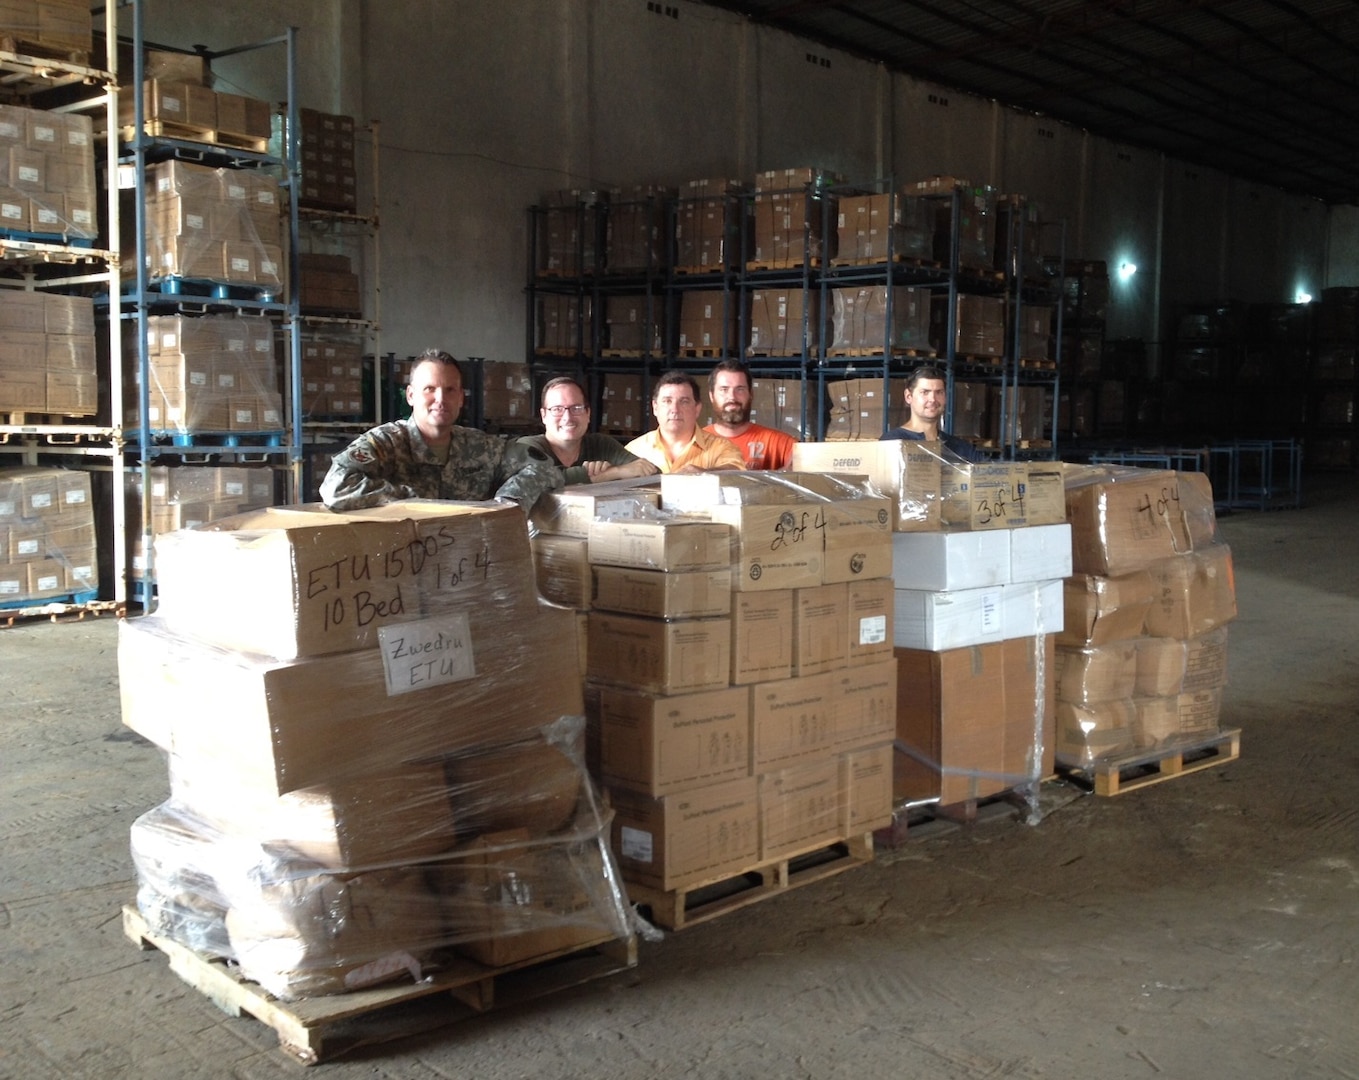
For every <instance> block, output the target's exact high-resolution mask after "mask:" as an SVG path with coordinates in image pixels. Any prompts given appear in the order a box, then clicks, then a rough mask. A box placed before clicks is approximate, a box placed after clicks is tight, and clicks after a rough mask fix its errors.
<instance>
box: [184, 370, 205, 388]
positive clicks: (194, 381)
mask: <svg viewBox="0 0 1359 1080" xmlns="http://www.w3.org/2000/svg"><path fill="white" fill-rule="evenodd" d="M189 385H190V386H207V385H208V373H207V372H206V371H191V372H189Z"/></svg>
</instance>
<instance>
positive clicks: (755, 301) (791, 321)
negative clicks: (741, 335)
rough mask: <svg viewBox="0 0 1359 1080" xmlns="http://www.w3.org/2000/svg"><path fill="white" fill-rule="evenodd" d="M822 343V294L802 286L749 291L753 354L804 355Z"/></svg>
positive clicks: (749, 344) (751, 348) (813, 350)
mask: <svg viewBox="0 0 1359 1080" xmlns="http://www.w3.org/2000/svg"><path fill="white" fill-rule="evenodd" d="M820 344H821V297H820V295H819V294H818V293H815V292H811V291H808V290H806V289H802V288H796V289H755V290H754V291H752V292H751V294H750V341H749V343H748V351H749V353H750V355H752V356H799V357H800V356H802V355H803V354H804V352H806V353H815V352H816V351H817V349H818V348H819V347H820Z"/></svg>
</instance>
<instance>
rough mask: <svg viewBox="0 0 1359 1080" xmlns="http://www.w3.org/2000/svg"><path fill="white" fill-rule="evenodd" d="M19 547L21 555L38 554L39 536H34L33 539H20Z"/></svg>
mask: <svg viewBox="0 0 1359 1080" xmlns="http://www.w3.org/2000/svg"><path fill="white" fill-rule="evenodd" d="M18 547H19V554H20V555H36V554H37V553H38V541H37V538H36V537H34V538H33V539H31V540H20V541H19V544H18Z"/></svg>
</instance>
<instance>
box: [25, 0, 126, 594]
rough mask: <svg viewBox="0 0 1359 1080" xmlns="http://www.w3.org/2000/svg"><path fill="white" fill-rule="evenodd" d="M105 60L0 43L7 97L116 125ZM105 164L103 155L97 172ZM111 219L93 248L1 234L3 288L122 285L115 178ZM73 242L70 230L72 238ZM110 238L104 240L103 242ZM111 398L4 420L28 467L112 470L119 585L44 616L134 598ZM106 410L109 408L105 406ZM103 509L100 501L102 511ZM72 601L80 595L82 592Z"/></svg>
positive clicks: (111, 14)
mask: <svg viewBox="0 0 1359 1080" xmlns="http://www.w3.org/2000/svg"><path fill="white" fill-rule="evenodd" d="M98 15H99V19H98V21H97V22H96V23H95V28H96V30H97V31H98V32H102V34H103V36H104V40H105V41H112V40H114V39H115V37H116V33H117V11H116V7H115V5H114V4H107V5H105V7H104V8H102V9H101V10H100V11H99V12H98ZM107 51H108V57H107V60H106V66H105V67H104V68H96V67H92V66H91V65H90V63H89V62H88V61H89V60H90V59H91V58H90V57H84V58H83V59H84V61H85V62H80V61H81V59H82V58H80V57H79V56H78V55H76V54H68V55H67V56H66V57H65V58H52V57H50V56H34V55H31V54H29V53H26V52H21V51H13V52H12V51H8V50H0V73H3V79H2V81H3V85H4V90H5V92H6V94H7V95H8V96H12V97H13V98H15V99H17V100H22V101H25V102H27V104H28V106H29V107H33V108H41V109H49V110H50V111H52V112H62V113H66V112H88V113H91V114H93V116H94V118H95V126H96V127H98V126H100V124H103V125H104V126H106V127H107V128H108V129H109V130H112V129H113V128H114V126H115V125H116V123H117V118H118V69H117V64H118V59H117V56H116V50H111V49H110V50H107ZM116 163H117V149H116V146H115V145H114V144H113V142H112V141H110V143H109V145H108V146H107V152H106V157H105V160H104V162H103V165H104V168H105V170H106V172H107V174H108V175H109V176H112V175H115V173H116V167H117V164H116ZM97 171H98V162H96V173H97ZM106 188H107V189H106V196H107V198H106V206H105V208H104V219H105V220H104V226H103V229H102V230H101V231H100V233H99V236H98V237H97V238H96V239H95V240H94V241H93V242H91V243H90V244H89V245H88V246H85V245H82V244H77V243H70V242H50V241H49V240H48V239H37V238H33V237H25V236H22V235H7V236H3V237H0V276H3V278H4V281H3V286H4V287H6V288H18V289H24V290H51V291H67V290H76V291H78V292H81V293H82V294H89V293H90V292H91V291H95V292H110V293H111V292H113V291H116V288H117V284H118V280H119V276H120V273H121V269H120V256H119V250H118V230H119V216H118V214H119V206H118V193H117V190H116V188H115V186H114V185H112V184H109V185H107V186H106ZM63 239H65V240H67V241H69V239H70V238H69V237H65V238H63ZM100 241H102V243H101V242H100ZM106 345H107V352H108V355H109V364H110V370H111V371H112V372H113V373H115V374H117V373H119V372H120V371H121V368H122V355H121V342H120V340H119V336H118V334H117V333H116V331H115V330H114V329H113V328H112V327H111V326H110V332H109V334H108V335H107V341H106ZM109 383H110V391H109V404H108V406H104V405H103V404H102V403H101V405H100V407H99V410H98V412H97V413H96V415H95V416H94V418H93V419H92V420H90V421H84V420H73V419H72V418H70V417H63V416H55V415H51V414H46V413H41V412H38V413H35V414H32V415H29V414H15V413H8V414H5V415H4V416H3V417H0V419H3V420H4V421H5V422H4V423H0V462H3V463H4V464H10V463H11V462H13V463H16V464H22V465H72V464H79V465H80V466H82V467H86V468H88V471H90V472H92V473H99V472H107V473H110V474H112V478H113V479H112V488H113V491H114V495H113V497H112V498H111V499H110V504H111V506H110V514H111V517H112V522H113V524H112V545H111V546H112V551H113V566H114V574H113V581H112V587H111V589H110V588H108V587H107V586H108V584H109V583H108V582H105V587H104V588H103V589H102V590H101V591H102V592H111V593H112V599H102V598H101V599H93V600H79V601H78V602H71V603H67V602H54V603H51V604H43V605H40V606H39V607H38V608H35V609H33V610H40V611H41V612H42V613H43V614H51V615H54V616H55V615H64V614H82V615H83V614H84V613H85V612H87V611H93V612H99V611H103V610H118V611H121V610H123V608H124V607H125V604H126V599H127V584H126V580H125V578H124V577H123V574H122V567H123V566H124V565H126V543H125V539H124V530H125V517H124V504H123V499H122V469H123V449H124V444H125V433H124V431H123V426H122V411H123V401H122V386H121V381H120V379H119V378H110V380H109ZM105 408H107V409H108V413H107V414H106V413H105ZM100 509H101V508H100V507H99V505H98V504H96V511H99V510H100ZM73 599H75V598H74V597H73Z"/></svg>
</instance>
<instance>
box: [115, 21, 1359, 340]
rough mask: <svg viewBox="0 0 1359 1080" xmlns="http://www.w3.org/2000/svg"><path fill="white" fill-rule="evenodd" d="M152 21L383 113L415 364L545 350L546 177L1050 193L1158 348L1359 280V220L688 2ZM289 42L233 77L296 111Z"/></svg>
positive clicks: (386, 323)
mask: <svg viewBox="0 0 1359 1080" xmlns="http://www.w3.org/2000/svg"><path fill="white" fill-rule="evenodd" d="M144 11H145V13H146V15H145V23H146V34H147V37H148V38H150V39H153V40H159V41H162V42H165V43H167V44H171V45H177V46H186V45H193V44H195V43H199V42H201V43H203V44H205V45H207V46H209V47H210V48H214V49H220V48H225V47H227V46H229V45H233V44H239V43H243V42H251V41H258V40H261V39H263V38H267V37H269V36H272V35H274V34H279V33H282V31H283V29H284V27H285V26H287V25H290V24H291V25H295V26H297V27H298V28H299V33H298V38H297V40H298V68H299V99H300V104H301V105H304V106H309V107H313V108H318V109H323V110H326V111H336V112H347V113H352V114H354V115H356V116H358V117H359V118H360V119H361V120H366V119H377V120H379V121H380V141H381V155H380V157H381V169H380V178H381V220H382V228H381V280H382V285H383V294H382V316H383V317H382V322H383V331H382V343H381V347H382V349H383V351H394V352H396V353H398V354H399V355H406V354H410V353H414V352H417V351H419V350H420V349H422V348H424V347H426V346H428V345H439V346H442V347H445V348H449V349H451V350H452V351H453V352H454V353H456V354H459V355H474V356H485V357H488V358H492V359H517V358H519V357H521V356H522V355H523V353H524V344H525V311H524V300H523V286H524V280H525V276H526V271H527V249H528V240H527V228H526V224H527V217H526V213H525V208H526V207H527V206H528V205H530V204H531V203H534V202H535V201H537V200H538V199H539V198H540V196H541V195H542V193H543V192H545V191H551V190H556V189H561V188H601V187H608V186H612V185H619V184H631V183H670V184H673V183H677V182H681V181H684V180H688V179H693V178H697V177H702V176H714V175H730V176H733V177H736V178H745V179H748V178H749V177H750V176H751V175H752V174H753V173H754V172H756V171H758V170H762V169H768V168H781V167H786V166H795V165H819V166H822V167H826V168H830V169H833V170H836V171H838V172H841V173H843V174H845V175H846V176H847V177H849V178H850V179H852V180H855V181H867V180H872V179H876V178H878V177H881V176H889V175H890V176H893V177H895V178H896V179H897V180H898V181H900V182H906V181H910V180H915V179H920V178H923V177H926V176H930V175H934V174H941V173H942V174H952V175H956V176H961V177H964V178H966V179H969V180H971V181H973V182H980V183H989V184H993V185H995V186H997V187H998V188H1001V189H1002V190H1004V191H1006V192H1013V193H1021V194H1025V195H1028V196H1029V197H1030V198H1032V199H1033V200H1035V201H1037V202H1038V203H1039V204H1040V206H1042V207H1043V208H1044V210H1045V213H1046V214H1047V216H1048V217H1049V218H1051V219H1055V220H1064V221H1065V250H1066V254H1067V256H1068V257H1069V258H1081V259H1102V260H1105V261H1107V262H1108V263H1109V264H1110V266H1111V269H1113V268H1116V267H1117V266H1118V265H1119V264H1120V263H1122V262H1125V261H1128V262H1134V263H1136V265H1137V267H1138V273H1137V274H1136V275H1135V276H1134V277H1133V278H1132V279H1131V280H1130V281H1128V282H1127V283H1125V284H1122V285H1118V284H1116V285H1115V287H1114V290H1113V303H1112V306H1111V310H1110V320H1109V336H1110V337H1116V338H1117V337H1143V338H1147V339H1149V340H1154V339H1156V338H1157V337H1158V336H1159V335H1160V334H1162V333H1164V332H1165V328H1166V327H1167V326H1168V325H1170V324H1171V321H1172V320H1173V318H1174V312H1175V310H1176V309H1177V308H1178V307H1179V306H1180V305H1183V304H1186V303H1207V302H1217V301H1220V300H1223V299H1227V298H1233V299H1239V300H1245V301H1278V302H1282V301H1288V300H1291V299H1292V298H1293V296H1294V293H1295V292H1296V290H1297V289H1298V288H1303V287H1305V288H1307V289H1308V291H1310V292H1312V293H1313V294H1314V295H1315V294H1316V293H1317V292H1319V290H1320V289H1321V288H1322V287H1324V286H1325V285H1334V284H1350V283H1353V282H1355V281H1359V213H1356V212H1355V210H1354V208H1341V209H1337V210H1334V211H1328V210H1327V209H1326V208H1325V207H1323V206H1321V205H1320V204H1317V203H1314V202H1310V201H1308V200H1299V199H1296V198H1293V197H1290V196H1285V195H1283V194H1282V193H1281V192H1278V191H1274V190H1272V189H1268V188H1261V187H1259V186H1258V185H1249V184H1244V183H1242V182H1239V181H1234V180H1232V179H1231V178H1230V177H1228V176H1226V175H1224V174H1222V173H1219V172H1217V171H1215V170H1212V169H1206V168H1203V167H1200V166H1187V165H1185V164H1184V163H1182V162H1177V161H1174V160H1165V159H1163V158H1162V157H1161V156H1159V155H1156V154H1153V153H1150V152H1148V151H1145V150H1141V149H1137V148H1132V147H1128V146H1123V145H1121V144H1117V143H1114V142H1112V141H1109V140H1105V139H1098V138H1094V137H1092V136H1089V135H1088V134H1087V133H1085V132H1083V131H1080V130H1078V129H1074V128H1070V127H1068V126H1066V125H1063V124H1060V123H1056V122H1054V121H1052V120H1050V119H1049V118H1046V117H1041V116H1034V115H1031V114H1027V113H1022V112H1019V111H1017V110H1013V109H1008V108H1004V107H1002V106H1000V105H998V104H996V103H995V102H991V101H987V100H983V99H979V98H975V97H970V96H968V95H965V94H962V93H959V92H957V91H952V90H948V89H945V88H941V87H938V86H933V85H931V84H929V83H926V82H922V81H920V80H917V79H913V78H910V77H908V76H902V75H892V74H890V73H888V72H887V71H886V70H885V69H884V68H882V67H881V66H880V65H878V64H874V63H871V62H868V61H864V60H860V59H858V58H855V57H852V56H850V55H847V54H844V53H840V52H837V51H836V50H833V49H825V48H823V47H821V46H818V45H814V44H812V43H809V42H806V41H803V40H801V39H798V38H795V37H793V36H791V35H789V34H786V33H783V32H779V31H773V30H767V29H761V28H756V27H754V26H753V25H751V24H748V23H747V22H745V21H744V20H742V19H739V18H737V17H736V16H734V15H731V14H730V13H727V12H724V11H719V10H717V9H715V8H708V7H705V6H702V5H699V4H695V3H689V2H687V0H668V2H666V3H660V4H654V5H651V6H650V7H649V6H648V4H647V3H646V2H645V0H497V2H496V3H494V4H488V3H484V2H482V0H385V2H376V0H343V2H336V0H272V2H265V0H232V2H231V3H229V4H209V3H207V2H206V0H144ZM125 21H126V20H125ZM275 53H276V54H277V58H276V56H275ZM281 55H282V54H281V51H278V50H271V51H266V52H261V53H253V54H250V55H249V56H247V57H242V58H232V59H230V60H224V61H222V62H221V63H220V64H219V65H218V70H219V73H220V74H221V75H222V76H223V77H224V78H225V79H227V80H229V82H230V83H231V84H232V85H234V87H236V88H239V89H240V90H241V91H242V92H245V93H251V94H255V95H258V96H263V97H267V98H271V99H279V98H281V97H282V95H283V87H284V81H283V70H282V59H281ZM362 180H363V178H362V177H361V182H362ZM1052 235H1053V237H1054V240H1053V243H1052V245H1051V246H1052V247H1053V248H1054V250H1055V248H1056V247H1057V243H1056V239H1055V237H1056V236H1057V235H1060V233H1059V232H1053V233H1052ZM368 258H370V259H371V255H369V256H368Z"/></svg>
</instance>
